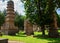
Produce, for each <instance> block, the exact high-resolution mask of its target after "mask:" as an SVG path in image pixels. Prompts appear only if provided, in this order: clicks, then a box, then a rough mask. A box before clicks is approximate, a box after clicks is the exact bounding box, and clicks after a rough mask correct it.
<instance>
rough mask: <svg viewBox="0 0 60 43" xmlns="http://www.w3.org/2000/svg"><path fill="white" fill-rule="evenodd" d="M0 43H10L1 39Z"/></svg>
mask: <svg viewBox="0 0 60 43" xmlns="http://www.w3.org/2000/svg"><path fill="white" fill-rule="evenodd" d="M0 43H8V39H0Z"/></svg>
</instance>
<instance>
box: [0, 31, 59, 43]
mask: <svg viewBox="0 0 60 43" xmlns="http://www.w3.org/2000/svg"><path fill="white" fill-rule="evenodd" d="M59 32H60V31H59ZM41 34H42V33H41V32H35V33H34V35H35V36H37V37H33V36H32V35H31V36H26V35H25V34H24V32H20V33H19V35H18V34H17V35H16V36H8V35H3V36H2V37H0V38H8V39H9V40H12V41H13V40H14V41H22V42H24V43H60V38H44V37H41ZM46 34H48V33H47V31H46ZM38 36H39V37H38Z"/></svg>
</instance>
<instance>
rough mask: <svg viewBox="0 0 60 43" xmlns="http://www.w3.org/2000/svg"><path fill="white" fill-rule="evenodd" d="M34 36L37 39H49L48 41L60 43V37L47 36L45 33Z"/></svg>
mask: <svg viewBox="0 0 60 43" xmlns="http://www.w3.org/2000/svg"><path fill="white" fill-rule="evenodd" d="M34 37H35V38H38V39H45V40H48V41H49V42H48V43H60V38H49V37H48V36H47V35H45V36H42V35H36V36H34Z"/></svg>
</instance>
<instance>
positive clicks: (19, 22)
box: [15, 14, 25, 30]
mask: <svg viewBox="0 0 60 43" xmlns="http://www.w3.org/2000/svg"><path fill="white" fill-rule="evenodd" d="M24 19H25V16H23V15H19V14H16V17H15V25H16V26H18V28H20V29H22V30H23V28H24Z"/></svg>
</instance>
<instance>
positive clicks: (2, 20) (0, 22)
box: [0, 12, 5, 26]
mask: <svg viewBox="0 0 60 43" xmlns="http://www.w3.org/2000/svg"><path fill="white" fill-rule="evenodd" d="M4 22H5V16H4V14H3V13H2V12H0V26H2V25H3V23H4Z"/></svg>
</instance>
